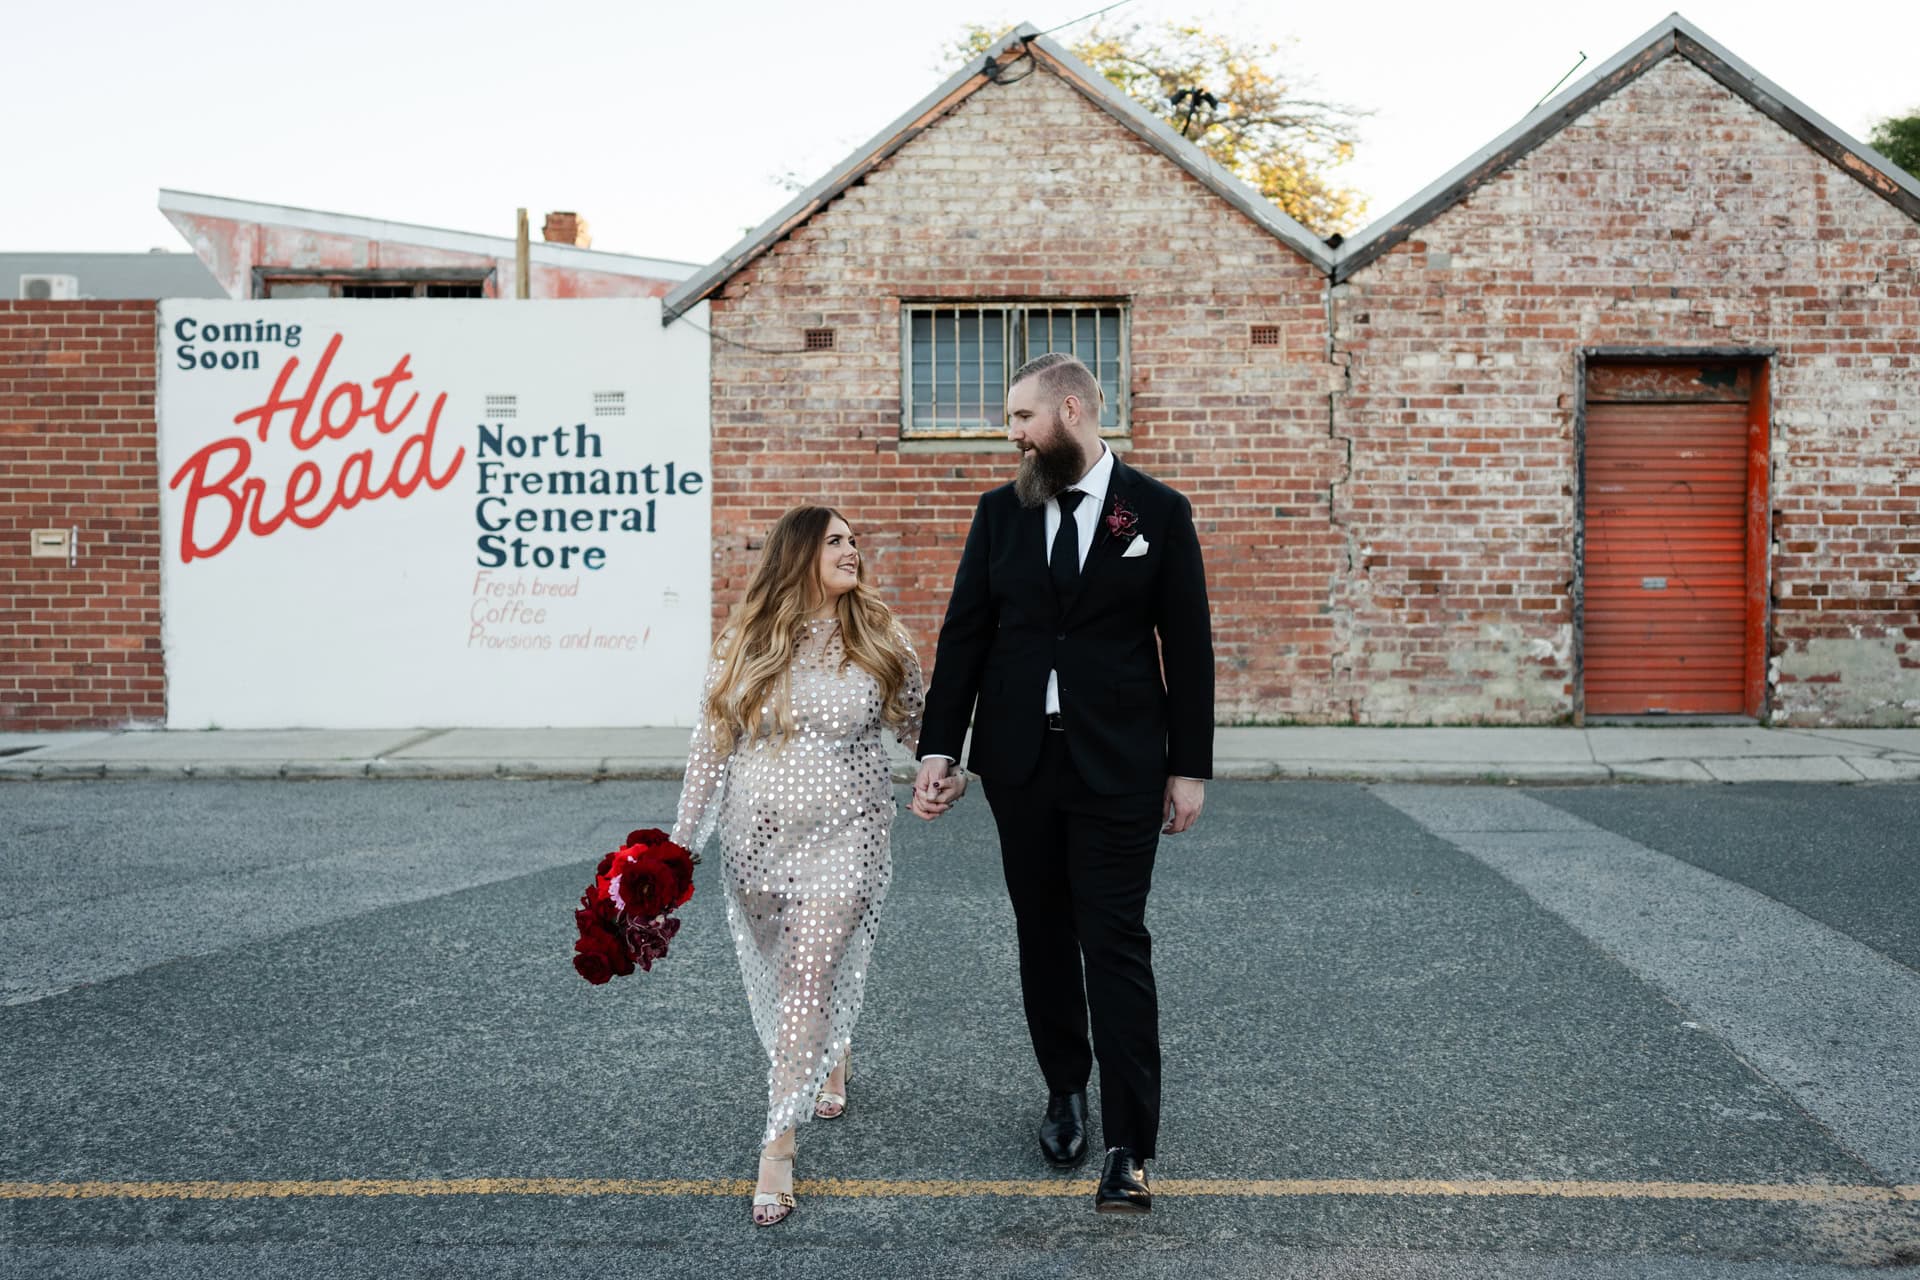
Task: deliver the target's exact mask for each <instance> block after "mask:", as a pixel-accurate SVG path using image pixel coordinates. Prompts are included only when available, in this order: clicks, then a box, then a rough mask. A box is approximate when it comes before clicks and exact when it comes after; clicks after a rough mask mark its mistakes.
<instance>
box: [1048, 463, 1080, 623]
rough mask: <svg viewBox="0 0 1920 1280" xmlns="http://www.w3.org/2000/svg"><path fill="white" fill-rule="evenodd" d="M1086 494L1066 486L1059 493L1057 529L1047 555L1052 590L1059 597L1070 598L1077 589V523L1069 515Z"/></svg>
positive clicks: (1078, 558) (1078, 571)
mask: <svg viewBox="0 0 1920 1280" xmlns="http://www.w3.org/2000/svg"><path fill="white" fill-rule="evenodd" d="M1086 496H1087V495H1086V494H1084V493H1082V492H1080V490H1078V489H1066V490H1063V491H1062V492H1061V494H1060V531H1059V532H1058V533H1056V534H1054V535H1053V553H1052V554H1051V555H1049V556H1048V557H1047V568H1049V569H1051V570H1052V571H1053V592H1054V594H1055V595H1057V596H1059V597H1060V599H1061V600H1063V601H1064V600H1070V599H1072V598H1073V596H1074V594H1075V593H1076V592H1078V591H1079V590H1080V524H1079V522H1078V521H1077V520H1075V519H1074V518H1073V509H1074V508H1075V507H1077V506H1079V505H1080V499H1082V498H1084V497H1086Z"/></svg>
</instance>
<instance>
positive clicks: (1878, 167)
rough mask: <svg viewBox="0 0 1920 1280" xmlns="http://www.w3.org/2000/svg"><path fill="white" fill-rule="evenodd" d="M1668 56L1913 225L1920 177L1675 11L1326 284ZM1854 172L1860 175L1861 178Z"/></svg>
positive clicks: (1426, 198)
mask: <svg viewBox="0 0 1920 1280" xmlns="http://www.w3.org/2000/svg"><path fill="white" fill-rule="evenodd" d="M1675 54H1678V55H1679V56H1681V57H1684V58H1686V59H1687V60H1688V61H1690V62H1692V63H1693V64H1694V65H1696V66H1698V67H1699V68H1700V69H1701V70H1703V71H1705V72H1706V73H1707V74H1708V75H1710V76H1712V77H1713V78H1714V79H1715V80H1717V81H1719V82H1720V83H1721V84H1723V85H1725V86H1726V87H1727V88H1729V89H1731V90H1732V91H1733V92H1734V93H1736V94H1738V95H1739V96H1740V97H1741V98H1743V99H1745V100H1746V101H1747V102H1748V103H1749V104H1751V105H1752V106H1753V107H1754V108H1755V109H1756V110H1758V111H1760V112H1761V113H1763V114H1764V115H1766V116H1768V117H1770V118H1771V119H1772V120H1773V121H1774V122H1775V123H1777V124H1779V125H1781V126H1782V127H1783V128H1785V129H1786V130H1787V131H1788V132H1790V133H1792V134H1793V135H1794V136H1796V137H1798V138H1800V139H1801V140H1802V141H1803V142H1806V143H1808V144H1809V145H1811V146H1812V147H1813V148H1814V149H1815V150H1817V151H1819V152H1820V153H1821V154H1822V155H1825V156H1826V157H1827V158H1828V159H1829V160H1832V161H1833V162H1834V163H1835V164H1836V165H1837V166H1839V167H1840V168H1841V169H1842V170H1843V171H1844V172H1846V173H1847V174H1848V175H1850V176H1851V177H1853V178H1854V179H1856V180H1857V181H1859V182H1860V183H1861V184H1862V185H1864V186H1866V187H1867V188H1868V190H1870V191H1873V192H1874V193H1875V194H1877V195H1879V196H1881V197H1882V198H1883V199H1885V200H1887V201H1888V202H1889V203H1891V204H1893V205H1894V206H1895V207H1896V208H1898V209H1900V210H1901V212H1903V213H1905V214H1906V215H1907V216H1909V217H1911V218H1914V219H1915V220H1917V221H1920V179H1915V178H1914V176H1913V175H1911V174H1909V173H1907V172H1906V171H1905V170H1903V169H1901V168H1900V166H1898V165H1896V164H1894V163H1893V162H1892V161H1891V160H1889V159H1887V158H1886V157H1885V156H1883V155H1881V154H1880V153H1879V152H1878V151H1875V150H1874V149H1873V148H1872V147H1869V146H1867V145H1866V144H1865V143H1862V142H1860V141H1858V140H1856V139H1855V138H1853V137H1851V136H1849V135H1848V134H1847V133H1846V132H1845V131H1844V130H1842V129H1840V128H1838V127H1836V126H1835V125H1833V124H1832V123H1831V122H1829V121H1828V120H1827V119H1826V118H1825V117H1823V116H1821V115H1820V114H1819V113H1818V112H1816V111H1814V110H1813V109H1812V108H1810V107H1808V106H1806V105H1805V104H1804V103H1802V102H1801V101H1800V100H1799V99H1798V98H1795V97H1794V96H1793V95H1792V94H1790V93H1788V92H1786V91H1785V90H1784V89H1781V88H1780V87H1779V86H1778V85H1776V84H1774V83H1773V82H1772V81H1770V80H1768V79H1767V78H1766V77H1765V76H1763V75H1761V74H1760V73H1759V72H1758V71H1755V70H1754V69H1753V68H1752V67H1751V66H1749V65H1747V63H1745V62H1743V61H1742V60H1741V59H1740V58H1738V57H1736V56H1735V55H1734V54H1733V53H1732V52H1731V51H1730V50H1728V49H1727V48H1726V47H1725V46H1724V45H1722V44H1720V43H1719V42H1718V41H1717V40H1715V39H1714V38H1713V37H1711V36H1709V35H1708V34H1707V33H1706V32H1704V31H1702V30H1701V29H1700V28H1698V27H1696V26H1694V25H1693V23H1691V22H1689V21H1688V20H1687V19H1686V18H1685V17H1684V16H1682V15H1681V14H1679V13H1678V12H1675V13H1670V14H1668V15H1667V16H1666V17H1665V18H1662V19H1661V20H1660V21H1659V22H1657V23H1655V24H1654V25H1653V26H1652V27H1651V28H1650V29H1648V31H1647V32H1646V33H1645V34H1644V35H1642V36H1640V37H1639V38H1638V39H1637V40H1634V41H1632V42H1630V43H1629V44H1628V45H1627V46H1626V47H1625V48H1623V49H1621V50H1620V52H1618V53H1616V54H1614V55H1613V57H1611V58H1609V59H1608V60H1607V61H1606V62H1604V63H1602V64H1601V65H1600V66H1599V67H1598V68H1596V69H1595V70H1594V72H1593V73H1592V74H1591V75H1589V76H1587V77H1586V78H1585V79H1584V80H1581V81H1579V82H1578V83H1576V84H1574V85H1573V86H1572V87H1571V88H1569V89H1567V90H1566V91H1565V92H1563V93H1561V94H1560V95H1558V96H1557V97H1555V98H1553V99H1551V100H1549V101H1548V102H1545V103H1543V104H1541V105H1540V106H1539V107H1537V108H1535V109H1534V110H1533V111H1531V112H1529V113H1528V114H1527V115H1526V116H1525V117H1524V118H1523V119H1522V120H1521V121H1520V122H1519V123H1518V124H1516V125H1514V126H1513V127H1512V128H1511V129H1508V130H1507V131H1506V132H1505V133H1502V134H1501V135H1500V136H1499V137H1497V138H1495V139H1494V140H1493V141H1492V142H1489V143H1488V144H1487V145H1486V146H1484V147H1482V148H1480V150H1478V151H1476V152H1474V153H1473V154H1472V155H1470V156H1468V157H1467V158H1466V159H1465V160H1463V161H1461V162H1460V163H1459V164H1457V165H1455V166H1454V167H1453V168H1452V169H1450V170H1448V171H1447V172H1446V173H1445V174H1443V175H1441V177H1440V178H1439V179H1438V180H1436V181H1435V182H1433V183H1432V184H1430V185H1429V186H1427V187H1426V188H1425V189H1424V190H1422V191H1420V192H1419V193H1418V194H1416V195H1414V196H1413V197H1412V198H1410V199H1408V200H1406V201H1405V202H1403V203H1402V204H1400V205H1399V207H1397V208H1395V209H1394V210H1393V211H1392V212H1390V213H1388V214H1386V215H1384V216H1383V217H1380V218H1377V219H1375V220H1374V222H1373V223H1372V224H1371V225H1369V226H1368V227H1367V228H1366V229H1364V230H1362V231H1361V232H1359V233H1358V234H1356V235H1355V236H1354V237H1352V238H1351V239H1349V240H1347V241H1346V242H1345V243H1343V244H1342V245H1341V246H1340V247H1339V248H1338V249H1336V250H1334V253H1333V258H1334V265H1333V280H1334V283H1336V284H1338V283H1339V282H1340V281H1342V280H1345V279H1347V278H1348V277H1349V276H1351V275H1352V274H1353V273H1354V272H1356V271H1359V270H1360V269H1361V268H1362V267H1365V266H1366V265H1367V264H1368V263H1370V262H1372V261H1373V260H1374V259H1376V258H1378V257H1380V256H1381V255H1382V254H1384V253H1386V252H1388V251H1389V250H1391V249H1392V248H1393V247H1394V246H1395V245H1397V244H1399V243H1401V242H1402V241H1403V240H1405V239H1407V238H1408V237H1409V236H1411V235H1412V234H1413V233H1414V232H1415V231H1417V230H1419V229H1420V228H1421V227H1422V226H1425V225H1426V224H1427V223H1428V222H1431V221H1432V220H1433V219H1434V218H1436V217H1438V216H1439V215H1440V214H1442V213H1444V212H1445V211H1446V210H1448V209H1450V208H1452V207H1453V206H1454V205H1456V204H1458V203H1459V202H1460V201H1462V200H1464V199H1466V197H1467V196H1469V195H1471V194H1472V193H1473V191H1474V190H1475V189H1476V188H1478V187H1479V186H1480V185H1481V184H1483V183H1485V182H1487V181H1489V180H1490V179H1491V178H1493V177H1494V175H1496V174H1498V173H1499V172H1500V171H1501V170H1503V169H1505V168H1507V167H1508V166H1510V165H1512V164H1514V163H1515V162H1516V161H1518V160H1520V159H1521V158H1522V157H1523V156H1525V155H1526V154H1527V153H1528V152H1530V151H1532V150H1533V149H1534V148H1535V147H1537V146H1539V145H1540V144H1541V143H1543V142H1545V141H1546V140H1547V139H1548V138H1550V137H1552V136H1553V135H1554V134H1556V133H1558V132H1559V131H1560V130H1561V129H1562V128H1564V127H1566V125H1568V124H1570V123H1571V122H1572V121H1573V120H1574V119H1576V118H1577V117H1579V116H1580V115H1582V114H1584V113H1585V112H1586V111H1587V110H1588V109H1590V108H1591V107H1592V106H1593V105H1594V104H1596V103H1598V102H1600V101H1602V100H1603V99H1605V98H1607V97H1609V96H1611V95H1612V94H1613V93H1614V92H1615V91H1617V90H1618V89H1620V88H1621V87H1622V86H1624V85H1626V84H1628V83H1629V82H1631V81H1632V80H1634V79H1636V78H1638V77H1639V76H1640V75H1642V74H1643V73H1645V72H1646V71H1647V70H1648V69H1650V68H1651V67H1653V66H1654V65H1655V64H1657V63H1659V62H1662V61H1664V60H1666V59H1667V58H1669V57H1672V56H1674V55H1675ZM1843 156H1851V157H1852V158H1854V159H1855V160H1857V161H1859V162H1860V164H1859V165H1852V164H1848V163H1846V162H1845V160H1844V159H1842V157H1843ZM1861 166H1864V167H1865V169H1866V170H1867V171H1866V172H1863V171H1862V167H1861Z"/></svg>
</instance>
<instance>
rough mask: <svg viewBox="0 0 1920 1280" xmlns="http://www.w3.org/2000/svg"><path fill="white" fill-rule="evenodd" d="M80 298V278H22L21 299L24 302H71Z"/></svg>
mask: <svg viewBox="0 0 1920 1280" xmlns="http://www.w3.org/2000/svg"><path fill="white" fill-rule="evenodd" d="M79 296H80V277H79V276H21V277H20V297H21V299H22V300H23V301H27V302H71V301H73V300H74V299H75V298H78V297H79Z"/></svg>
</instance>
